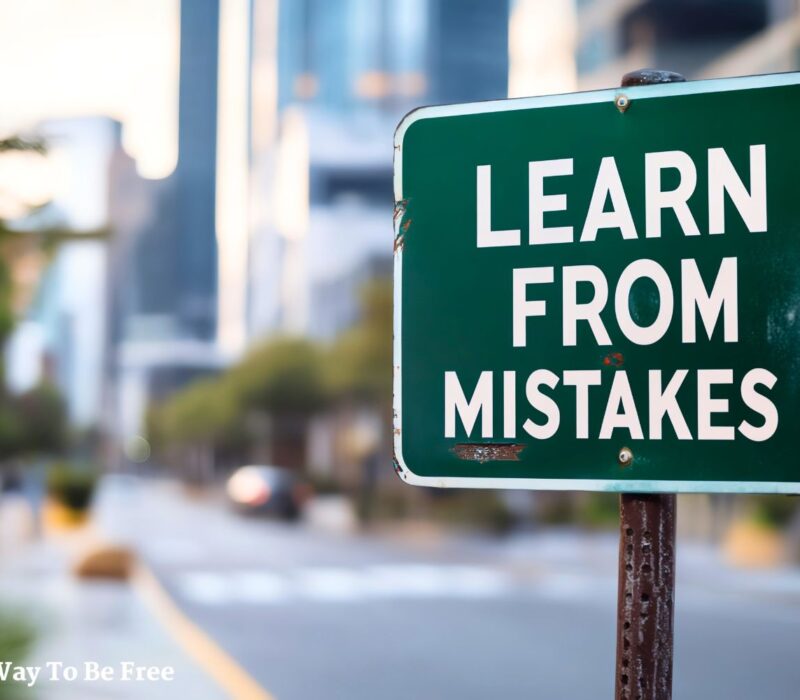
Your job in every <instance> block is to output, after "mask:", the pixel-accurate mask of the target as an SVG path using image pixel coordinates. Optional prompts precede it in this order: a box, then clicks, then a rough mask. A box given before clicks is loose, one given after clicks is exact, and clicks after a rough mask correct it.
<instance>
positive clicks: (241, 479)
mask: <svg viewBox="0 0 800 700" xmlns="http://www.w3.org/2000/svg"><path fill="white" fill-rule="evenodd" d="M226 490H227V493H228V498H229V499H230V501H231V503H232V504H233V506H234V508H235V509H236V510H237V511H238V512H240V513H244V514H251V515H269V516H273V517H277V518H280V519H282V520H295V519H296V518H297V517H298V516H299V515H300V508H301V507H302V505H303V502H304V501H305V500H306V499H307V497H308V495H309V490H308V486H307V485H306V484H305V483H303V482H302V481H301V480H300V479H299V478H298V477H297V475H296V474H295V473H294V472H293V471H291V470H289V469H285V468H283V467H274V466H266V465H248V466H245V467H240V468H239V469H237V470H236V471H235V472H233V474H231V476H230V477H229V478H228V483H227V489H226Z"/></svg>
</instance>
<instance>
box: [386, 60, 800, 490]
mask: <svg viewBox="0 0 800 700" xmlns="http://www.w3.org/2000/svg"><path fill="white" fill-rule="evenodd" d="M798 115H800V73H787V74H780V75H772V76H760V77H747V78H734V79H729V80H712V81H698V82H689V83H673V84H664V85H649V86H640V87H627V88H619V89H612V90H600V91H595V92H585V93H577V94H569V95H557V96H552V97H537V98H526V99H518V100H505V101H498V102H483V103H476V104H465V105H451V106H442V107H428V108H423V109H419V110H416V111H414V112H411V113H410V114H409V115H408V116H406V118H405V119H404V120H403V121H402V122H401V124H400V126H399V127H398V129H397V133H396V136H395V195H396V197H395V199H396V202H397V203H396V209H395V226H396V238H395V328H394V331H395V346H394V353H395V358H394V364H395V368H394V369H395V380H394V390H395V399H394V400H395V406H394V409H395V431H394V432H395V454H396V469H397V471H398V472H399V474H400V475H401V477H402V478H403V479H405V480H406V481H408V482H410V483H414V484H421V485H426V486H466V487H484V488H486V487H489V488H541V489H586V490H605V491H628V492H673V491H684V492H686V491H689V492H691V491H707V492H765V493H798V492H800V459H798V456H797V454H798V452H797V445H798V432H800V179H799V178H798V163H800V129H798V128H797V119H798Z"/></svg>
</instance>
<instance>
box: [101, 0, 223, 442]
mask: <svg viewBox="0 0 800 700" xmlns="http://www.w3.org/2000/svg"><path fill="white" fill-rule="evenodd" d="M218 36H219V2H218V0H192V2H182V3H181V13H180V76H179V91H178V92H179V94H178V162H177V165H176V168H175V171H174V172H173V173H172V174H171V175H169V176H168V177H166V178H164V179H161V180H149V179H145V178H143V177H141V176H140V175H139V174H138V172H137V169H136V163H135V162H134V161H133V160H132V159H131V158H130V157H129V156H128V155H127V154H126V153H125V152H124V150H123V149H122V147H121V145H120V146H119V147H118V148H117V150H116V153H115V156H114V158H113V162H112V166H111V169H110V173H109V177H110V196H109V202H110V205H109V221H110V225H111V228H112V230H113V232H114V235H113V238H112V241H111V246H110V253H109V275H108V279H109V293H108V302H109V303H108V320H109V322H108V334H107V343H108V357H107V365H106V379H107V381H106V397H105V401H106V407H107V412H106V419H107V421H106V422H107V425H106V426H105V427H106V429H107V431H108V432H109V433H110V434H112V435H114V436H115V437H116V442H117V443H118V444H122V445H125V444H126V443H128V442H129V441H130V440H133V439H135V438H136V437H137V436H138V435H139V434H140V433H141V432H142V430H143V428H142V421H143V418H144V414H145V410H146V408H147V405H148V404H150V403H151V402H153V401H155V400H158V399H160V398H163V397H164V396H167V395H169V394H170V393H171V392H173V391H175V390H176V389H178V388H180V387H181V386H184V385H185V384H187V383H188V382H189V381H191V380H192V379H195V378H197V377H199V376H203V375H205V374H208V373H210V372H215V371H217V370H218V369H219V368H220V367H221V366H222V364H223V361H222V359H221V357H220V355H219V352H218V348H217V344H216V331H217V324H216V312H217V236H216V225H215V206H216V182H217V168H216V163H217V160H216V157H217V74H218V51H217V47H218Z"/></svg>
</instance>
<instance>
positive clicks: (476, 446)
mask: <svg viewBox="0 0 800 700" xmlns="http://www.w3.org/2000/svg"><path fill="white" fill-rule="evenodd" d="M524 449H525V445H516V444H513V443H488V442H462V443H460V444H458V445H456V446H455V447H453V448H452V450H451V451H452V452H453V454H455V456H456V457H458V458H459V459H464V460H467V461H469V462H480V463H481V464H483V463H484V462H519V453H520V452H522V450H524Z"/></svg>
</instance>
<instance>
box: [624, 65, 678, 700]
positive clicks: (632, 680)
mask: <svg viewBox="0 0 800 700" xmlns="http://www.w3.org/2000/svg"><path fill="white" fill-rule="evenodd" d="M684 80H685V78H684V77H683V76H682V75H679V74H678V73H671V72H669V71H658V70H639V71H634V72H632V73H626V74H625V75H624V76H623V77H622V87H628V86H631V85H653V84H656V83H673V82H683V81H684ZM619 527H620V534H619V592H618V597H617V669H616V693H615V698H616V700H671V698H672V648H673V619H674V613H675V494H674V493H665V494H636V493H623V494H620V499H619Z"/></svg>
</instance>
